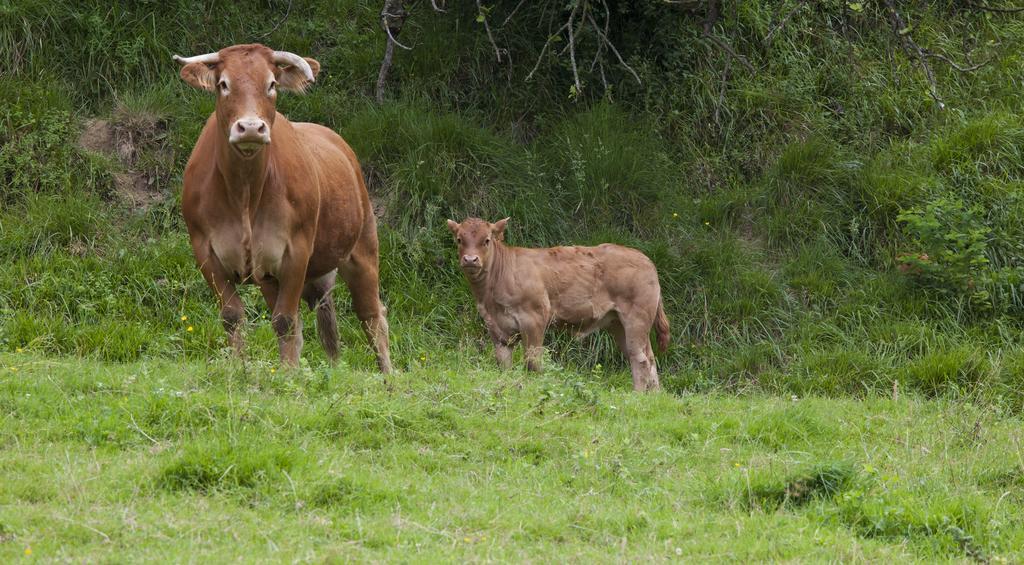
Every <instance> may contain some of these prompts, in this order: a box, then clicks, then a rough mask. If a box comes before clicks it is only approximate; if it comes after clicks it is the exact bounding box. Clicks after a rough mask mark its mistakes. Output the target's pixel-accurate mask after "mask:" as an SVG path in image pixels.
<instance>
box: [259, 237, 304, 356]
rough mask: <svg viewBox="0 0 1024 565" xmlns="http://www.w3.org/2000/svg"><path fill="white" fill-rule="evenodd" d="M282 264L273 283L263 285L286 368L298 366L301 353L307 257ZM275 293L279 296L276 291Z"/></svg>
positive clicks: (262, 288)
mask: <svg viewBox="0 0 1024 565" xmlns="http://www.w3.org/2000/svg"><path fill="white" fill-rule="evenodd" d="M287 259H288V258H286V260H285V261H283V262H282V265H281V272H280V273H279V275H278V277H277V280H276V281H275V282H274V283H264V284H261V285H260V289H261V290H262V291H263V296H264V298H265V299H266V300H267V306H269V307H270V311H271V316H270V324H271V325H272V326H273V327H274V333H276V334H277V347H278V350H279V351H280V355H281V364H282V365H284V366H287V367H298V366H299V355H301V353H302V318H301V317H299V302H300V301H301V299H302V288H303V285H304V283H305V277H306V265H307V264H308V262H309V258H308V256H307V257H305V258H304V259H302V260H291V261H289V260H287ZM275 290H276V293H275V292H274V291H275Z"/></svg>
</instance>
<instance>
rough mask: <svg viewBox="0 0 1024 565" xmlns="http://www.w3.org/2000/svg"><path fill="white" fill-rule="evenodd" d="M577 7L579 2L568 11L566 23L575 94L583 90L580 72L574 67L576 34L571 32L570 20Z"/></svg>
mask: <svg viewBox="0 0 1024 565" xmlns="http://www.w3.org/2000/svg"><path fill="white" fill-rule="evenodd" d="M578 8H579V4H575V5H573V7H572V12H570V13H569V21H568V22H567V23H566V25H567V26H569V60H570V62H571V63H572V80H573V82H575V83H576V94H579V93H580V92H582V90H583V85H582V84H581V83H580V72H579V69H577V68H576V35H575V34H574V33H573V29H572V28H573V25H572V21H573V19H575V18H576V10H577V9H578Z"/></svg>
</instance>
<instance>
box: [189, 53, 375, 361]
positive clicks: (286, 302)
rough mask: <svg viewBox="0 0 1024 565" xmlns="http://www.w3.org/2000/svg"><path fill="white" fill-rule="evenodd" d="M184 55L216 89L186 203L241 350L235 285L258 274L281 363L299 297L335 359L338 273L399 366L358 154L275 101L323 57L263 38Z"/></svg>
mask: <svg viewBox="0 0 1024 565" xmlns="http://www.w3.org/2000/svg"><path fill="white" fill-rule="evenodd" d="M174 60H175V61H177V62H178V63H179V64H181V65H182V67H181V78H182V79H183V80H185V82H187V83H189V84H190V85H192V86H194V87H196V88H200V89H203V90H208V91H210V92H213V93H215V94H216V95H217V106H216V110H215V111H214V113H213V115H211V116H210V118H209V119H208V120H207V121H206V126H205V127H203V131H202V133H201V134H200V135H199V140H198V141H196V146H195V149H193V150H192V156H191V157H190V158H189V161H188V165H187V166H186V167H185V177H184V188H183V190H182V196H181V207H182V213H183V214H184V216H185V223H186V225H187V226H188V233H189V237H190V239H191V242H192V250H193V251H194V252H195V256H196V262H197V263H198V264H199V269H200V270H201V271H202V272H203V276H204V277H205V278H206V282H207V284H209V285H210V288H212V289H213V291H214V292H215V293H216V294H217V297H218V298H219V299H220V305H221V311H220V313H221V318H222V320H223V322H224V328H225V329H226V330H227V332H228V335H229V339H230V341H231V345H232V346H234V348H235V350H236V351H237V352H238V353H239V354H240V353H241V352H242V347H243V343H242V336H241V324H242V321H243V317H244V313H245V310H244V308H243V305H242V301H241V300H240V299H239V296H238V292H237V291H236V288H235V286H236V285H238V284H244V283H255V284H258V285H259V287H260V290H261V291H262V293H263V297H264V299H265V300H266V301H267V305H268V306H269V307H270V310H271V312H272V317H271V323H272V325H273V327H274V331H275V332H276V333H277V336H278V347H279V349H280V354H281V361H282V363H283V364H285V365H289V366H295V365H297V364H298V362H299V354H300V352H301V350H302V320H301V318H300V317H299V315H298V313H299V301H300V300H301V299H304V300H305V301H306V303H307V304H308V305H309V307H310V308H313V309H315V310H316V321H317V332H318V333H319V335H320V341H321V343H323V346H324V350H325V351H326V352H327V355H328V356H329V357H330V358H331V360H334V359H335V358H337V355H338V330H337V320H336V319H335V314H334V303H333V301H332V299H331V289H332V288H333V287H334V280H335V277H336V275H337V274H338V273H339V272H340V273H341V278H342V279H343V280H344V281H345V283H346V284H347V285H348V288H349V290H350V291H351V293H352V302H353V306H354V309H355V311H356V316H358V317H359V319H360V321H362V324H363V329H364V331H365V332H366V335H367V338H368V339H369V340H370V345H371V346H372V347H373V349H374V352H375V353H376V355H377V364H378V366H379V367H380V370H381V371H382V372H384V373H388V372H390V371H391V360H390V358H389V354H388V322H387V318H386V317H385V314H386V310H385V308H384V306H383V304H381V300H380V290H379V288H378V286H379V285H378V257H377V247H378V246H377V225H376V220H375V218H374V216H373V210H372V208H371V206H370V197H369V195H368V194H367V192H366V185H365V184H364V182H363V174H362V171H361V169H360V167H359V162H358V161H357V160H356V156H355V153H353V151H352V149H351V148H350V147H349V146H348V144H347V143H345V141H344V140H342V139H341V137H339V136H338V134H336V133H334V132H333V131H331V130H330V129H328V128H326V127H323V126H321V125H317V124H309V123H292V122H289V121H288V120H287V119H286V118H285V117H284V116H282V115H281V114H279V113H278V112H277V110H276V101H277V91H278V90H279V89H280V90H290V91H297V92H301V91H303V90H305V88H306V87H307V86H309V85H310V84H311V83H312V82H313V81H314V80H315V78H316V75H317V73H318V72H319V70H320V63H318V62H316V61H315V60H313V59H308V58H303V57H299V56H298V55H295V54H294V53H288V52H285V51H273V50H271V49H268V48H267V47H264V46H262V45H236V46H234V47H228V48H226V49H222V50H220V51H218V52H215V53H208V54H206V55H198V56H195V57H187V58H186V57H178V56H177V55H176V56H175V57H174ZM271 140H273V143H271Z"/></svg>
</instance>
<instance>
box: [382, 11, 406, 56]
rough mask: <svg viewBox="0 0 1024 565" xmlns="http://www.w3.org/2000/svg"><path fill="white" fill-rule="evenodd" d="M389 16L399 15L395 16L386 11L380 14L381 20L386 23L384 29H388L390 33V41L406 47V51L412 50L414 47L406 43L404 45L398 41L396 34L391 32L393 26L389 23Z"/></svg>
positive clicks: (403, 47)
mask: <svg viewBox="0 0 1024 565" xmlns="http://www.w3.org/2000/svg"><path fill="white" fill-rule="evenodd" d="M389 17H390V18H394V17H397V16H394V15H392V14H385V13H384V12H381V14H380V19H381V22H382V23H383V24H384V31H386V32H387V34H388V41H390V42H391V43H394V44H395V45H397V46H399V47H401V48H402V49H405V50H406V51H412V47H407V46H405V45H402V44H401V43H399V42H398V40H397V39H395V35H394V34H393V33H391V26H390V25H388V21H387V18H389ZM403 18H404V16H403Z"/></svg>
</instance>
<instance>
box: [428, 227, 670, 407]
mask: <svg viewBox="0 0 1024 565" xmlns="http://www.w3.org/2000/svg"><path fill="white" fill-rule="evenodd" d="M507 224H508V218H505V219H504V220H500V221H498V222H496V223H493V224H491V223H488V222H486V221H484V220H481V219H478V218H469V219H467V220H465V221H463V222H462V223H461V224H460V223H457V222H454V221H452V220H448V229H450V230H451V232H452V234H454V235H455V239H456V242H457V243H458V246H459V266H460V267H461V268H462V272H463V274H465V275H466V279H467V280H468V281H469V287H470V290H471V291H472V293H473V298H474V299H475V300H476V308H477V311H478V312H479V313H480V317H481V318H483V320H484V324H485V325H486V326H487V332H488V333H489V334H490V336H491V339H492V340H493V341H494V350H495V355H496V357H497V359H498V364H499V365H500V366H501V367H502V368H509V367H510V366H511V365H512V346H514V345H515V341H516V339H517V338H518V337H519V336H521V337H522V338H523V342H524V344H523V345H524V347H525V350H526V367H527V369H528V370H530V371H539V370H540V359H541V356H542V353H543V351H544V331H545V329H547V327H548V326H549V325H553V324H559V325H568V326H572V327H575V328H576V329H577V337H583V336H586V335H588V334H590V333H591V332H594V331H596V330H598V329H601V328H608V331H610V332H611V334H612V335H613V336H614V337H615V342H616V343H617V344H618V346H619V349H620V350H621V351H622V353H623V354H624V355H625V356H626V358H627V359H629V365H630V368H631V370H632V373H633V388H634V389H636V390H640V391H642V390H654V389H658V388H659V387H660V386H661V385H660V384H659V382H658V370H657V367H656V366H655V362H654V352H653V351H652V350H651V339H650V332H651V326H652V325H653V326H654V330H655V332H656V333H657V335H658V348H659V349H660V350H661V351H664V350H665V348H666V347H668V342H669V325H668V318H666V317H665V309H664V307H663V306H662V301H661V287H660V285H659V284H658V272H657V271H656V270H655V268H654V263H652V262H651V260H650V259H648V258H647V256H646V255H644V254H643V253H641V252H639V251H637V250H635V249H630V248H628V247H622V246H621V245H613V244H609V243H606V244H603V245H599V246H597V247H551V248H547V249H528V248H524V247H511V246H508V245H505V243H504V234H505V226H506V225H507Z"/></svg>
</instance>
